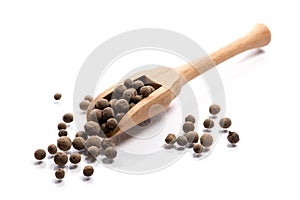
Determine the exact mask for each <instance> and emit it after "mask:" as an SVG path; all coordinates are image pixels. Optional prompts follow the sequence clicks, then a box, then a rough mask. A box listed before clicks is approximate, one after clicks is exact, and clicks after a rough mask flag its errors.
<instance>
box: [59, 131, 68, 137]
mask: <svg viewBox="0 0 300 200" xmlns="http://www.w3.org/2000/svg"><path fill="white" fill-rule="evenodd" d="M67 135H68V131H67V130H65V129H60V130H59V131H58V136H59V137H61V136H67Z"/></svg>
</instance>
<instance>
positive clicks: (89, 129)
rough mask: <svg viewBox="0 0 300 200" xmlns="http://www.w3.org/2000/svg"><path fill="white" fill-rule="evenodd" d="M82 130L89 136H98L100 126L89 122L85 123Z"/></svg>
mask: <svg viewBox="0 0 300 200" xmlns="http://www.w3.org/2000/svg"><path fill="white" fill-rule="evenodd" d="M84 130H85V132H86V134H88V135H89V136H91V135H98V134H100V126H99V124H98V123H97V122H94V121H89V122H87V123H85V125H84Z"/></svg>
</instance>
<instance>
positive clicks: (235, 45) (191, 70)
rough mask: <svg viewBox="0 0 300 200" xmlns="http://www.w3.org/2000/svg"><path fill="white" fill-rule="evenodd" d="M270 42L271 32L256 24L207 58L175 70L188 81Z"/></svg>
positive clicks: (262, 25)
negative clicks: (238, 55) (246, 32)
mask: <svg viewBox="0 0 300 200" xmlns="http://www.w3.org/2000/svg"><path fill="white" fill-rule="evenodd" d="M270 41H271V32H270V30H269V29H268V27H267V26H266V25H264V24H257V25H256V26H255V27H254V28H253V29H252V30H251V31H250V32H249V33H248V34H246V35H244V36H243V37H241V38H239V39H237V40H236V41H234V42H232V43H230V44H228V45H226V46H224V47H223V48H221V49H219V50H217V51H215V52H213V53H212V54H210V55H209V57H208V58H201V59H198V60H195V61H194V62H192V63H188V64H185V65H183V66H180V67H178V68H177V71H178V72H179V73H180V74H181V75H183V76H184V77H185V78H186V79H187V81H190V80H192V79H193V78H195V77H197V76H198V75H200V74H202V73H204V72H206V71H207V70H209V69H211V68H213V67H214V66H216V65H218V64H220V63H222V62H224V61H225V60H227V59H229V58H231V57H233V56H235V55H237V54H240V53H242V52H244V51H246V50H249V49H254V48H260V47H263V46H266V45H267V44H269V43H270Z"/></svg>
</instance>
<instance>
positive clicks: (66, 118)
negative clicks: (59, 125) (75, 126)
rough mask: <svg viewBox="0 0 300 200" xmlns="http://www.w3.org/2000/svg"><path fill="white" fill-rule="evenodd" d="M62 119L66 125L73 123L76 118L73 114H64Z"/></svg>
mask: <svg viewBox="0 0 300 200" xmlns="http://www.w3.org/2000/svg"><path fill="white" fill-rule="evenodd" d="M62 119H63V121H64V122H66V123H71V122H72V121H73V120H74V117H73V115H72V114H71V113H66V114H64V116H63V118H62Z"/></svg>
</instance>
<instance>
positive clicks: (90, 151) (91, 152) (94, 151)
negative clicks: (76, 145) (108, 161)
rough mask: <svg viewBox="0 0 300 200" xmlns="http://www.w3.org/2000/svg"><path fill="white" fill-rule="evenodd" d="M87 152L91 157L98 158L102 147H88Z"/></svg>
mask: <svg viewBox="0 0 300 200" xmlns="http://www.w3.org/2000/svg"><path fill="white" fill-rule="evenodd" d="M87 152H88V154H89V155H90V156H91V157H93V158H97V156H99V154H100V149H99V148H98V147H96V146H90V147H89V148H88V149H87Z"/></svg>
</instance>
